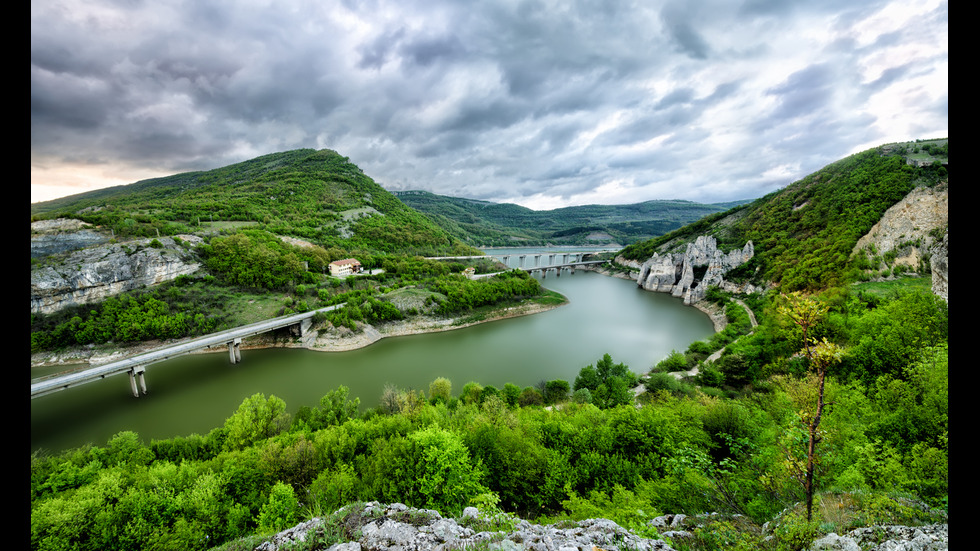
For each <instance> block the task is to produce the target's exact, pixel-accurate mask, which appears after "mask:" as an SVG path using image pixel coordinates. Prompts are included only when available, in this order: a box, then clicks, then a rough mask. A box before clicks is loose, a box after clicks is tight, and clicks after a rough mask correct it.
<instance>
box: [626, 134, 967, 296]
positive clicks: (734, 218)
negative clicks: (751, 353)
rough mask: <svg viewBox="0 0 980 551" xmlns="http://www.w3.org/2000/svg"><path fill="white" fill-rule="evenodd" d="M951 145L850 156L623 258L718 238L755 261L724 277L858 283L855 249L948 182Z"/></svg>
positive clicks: (804, 285)
mask: <svg viewBox="0 0 980 551" xmlns="http://www.w3.org/2000/svg"><path fill="white" fill-rule="evenodd" d="M948 141H949V140H948V139H940V140H926V141H921V140H920V141H916V142H908V143H898V144H888V145H883V146H880V147H876V148H874V149H869V150H867V151H864V152H861V153H857V154H855V155H851V156H850V157H847V158H844V159H842V160H840V161H837V162H835V163H832V164H830V165H827V166H825V167H824V168H822V169H820V170H818V171H817V172H814V173H813V174H810V175H808V176H806V177H805V178H803V179H801V180H799V181H797V182H794V183H792V184H790V185H789V186H787V187H785V188H783V189H780V190H778V191H775V192H773V193H771V194H769V195H767V196H765V197H762V198H760V199H758V200H756V201H754V202H752V203H750V204H748V205H743V206H739V207H735V208H733V209H730V210H728V211H726V212H722V213H717V214H713V215H710V216H706V217H705V218H703V219H701V220H698V221H697V222H695V223H693V224H690V225H688V226H685V227H683V228H680V229H678V230H676V231H673V232H671V233H669V234H666V235H663V236H661V237H658V238H655V239H651V240H648V241H645V242H642V243H636V244H634V245H631V246H628V247H626V248H625V249H623V251H622V255H623V256H624V257H625V258H627V259H630V260H637V261H640V262H642V261H644V260H646V259H647V258H649V257H650V256H652V255H653V253H654V252H659V253H661V254H662V253H664V252H667V251H676V250H683V247H684V246H685V245H686V243H688V242H690V241H693V240H694V239H695V238H696V237H697V236H699V235H713V236H714V237H715V238H716V239H717V240H718V245H719V247H721V248H722V249H725V250H727V249H730V248H734V247H742V246H743V245H745V243H746V242H748V241H752V242H753V244H754V246H755V257H753V258H752V260H751V261H750V262H749V263H747V264H745V265H743V266H741V267H740V268H739V269H738V270H737V272H734V273H729V274H728V275H726V279H732V280H738V279H742V280H751V281H752V282H753V283H757V284H761V283H773V284H776V285H779V286H780V288H782V289H784V290H804V289H809V290H817V289H825V288H827V287H832V286H835V285H839V284H842V283H844V282H846V281H854V280H855V279H859V278H860V277H861V273H862V270H864V269H865V268H867V267H868V266H867V265H866V264H867V262H866V260H867V259H864V258H856V257H852V256H851V252H852V250H853V249H854V247H855V245H856V244H857V242H858V239H859V238H860V237H861V236H863V235H865V234H867V233H868V231H869V230H871V228H872V226H874V224H875V223H877V222H878V221H879V220H880V219H881V217H882V215H883V214H884V212H885V211H886V210H887V209H888V208H889V207H891V206H892V205H894V204H895V203H896V202H898V201H900V200H901V199H903V198H904V197H906V195H908V194H909V192H911V191H912V190H913V189H914V188H916V187H936V186H945V185H947V184H946V182H947V181H948V165H949V145H948ZM939 237H941V236H939Z"/></svg>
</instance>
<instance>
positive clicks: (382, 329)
mask: <svg viewBox="0 0 980 551" xmlns="http://www.w3.org/2000/svg"><path fill="white" fill-rule="evenodd" d="M566 304H568V299H567V298H566V299H565V300H564V302H561V303H559V304H540V303H537V302H522V303H520V304H516V305H509V306H506V307H503V308H500V309H495V310H491V311H490V312H487V313H486V314H485V315H484V316H483V317H482V318H480V319H474V320H472V321H465V320H466V319H467V318H470V317H472V316H473V314H469V315H463V316H457V317H451V318H437V317H434V316H417V317H414V318H412V319H406V320H399V321H394V322H386V323H384V324H382V325H379V326H377V327H376V326H373V325H370V324H363V325H362V327H361V331H359V332H357V333H354V332H353V331H350V330H349V329H335V328H323V329H316V330H311V331H310V332H309V334H308V335H307V336H305V337H295V338H290V339H286V340H282V339H277V338H275V337H270V336H266V335H260V336H256V337H252V338H250V339H249V340H248V341H244V342H242V344H241V349H242V350H260V349H266V348H305V349H307V350H312V351H314V352H347V351H350V350H358V349H361V348H365V347H368V346H370V345H372V344H374V343H376V342H378V341H380V340H381V339H383V338H385V337H403V336H409V335H422V334H426V333H441V332H443V331H452V330H455V329H463V328H465V327H470V326H473V325H477V324H481V323H488V322H492V321H498V320H504V319H510V318H516V317H521V316H530V315H534V314H539V313H541V312H547V311H549V310H553V309H555V308H558V307H561V306H564V305H566ZM168 344H173V343H172V342H164V341H147V342H144V343H140V344H136V345H133V346H129V347H125V348H119V347H114V348H105V349H99V348H96V347H95V346H91V347H79V348H74V349H70V350H64V351H59V352H39V353H37V354H31V368H32V369H34V368H48V367H57V366H59V365H63V366H70V365H73V366H77V365H79V364H87V366H88V367H94V366H97V365H102V364H106V363H109V362H112V361H116V360H120V359H123V358H126V357H129V356H132V355H134V354H140V353H142V352H146V351H149V350H152V349H154V348H159V347H161V346H166V345H168ZM216 353H220V354H227V353H228V351H227V350H225V349H221V348H211V349H201V350H196V351H194V352H191V354H216Z"/></svg>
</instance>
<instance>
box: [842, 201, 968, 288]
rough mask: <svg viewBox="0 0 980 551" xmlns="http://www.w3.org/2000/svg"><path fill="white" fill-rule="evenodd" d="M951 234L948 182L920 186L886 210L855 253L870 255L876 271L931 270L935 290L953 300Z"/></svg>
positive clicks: (856, 246) (861, 239)
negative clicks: (948, 259) (950, 288)
mask: <svg viewBox="0 0 980 551" xmlns="http://www.w3.org/2000/svg"><path fill="white" fill-rule="evenodd" d="M948 236H949V185H948V183H943V184H941V185H938V186H936V187H932V188H927V187H920V188H916V189H914V190H912V191H911V192H910V193H909V194H908V195H906V196H905V197H904V198H903V199H902V200H901V201H899V202H897V203H895V204H894V205H892V206H891V207H890V208H889V209H888V210H886V211H885V214H883V215H882V217H881V220H879V221H878V223H877V224H875V225H874V226H872V228H871V231H869V232H868V233H867V234H865V235H863V236H862V237H861V238H860V239H859V240H858V242H857V244H856V245H855V246H854V250H853V251H852V253H851V254H853V255H857V254H865V255H867V257H868V259H869V260H871V261H872V270H873V271H875V272H883V273H889V274H894V273H896V272H902V271H907V272H918V273H923V272H925V271H931V272H932V292H933V293H934V294H936V295H938V296H941V297H943V298H944V299H946V300H949V299H948V295H949V270H948V264H947V256H948V249H949V248H948V241H949V237H948Z"/></svg>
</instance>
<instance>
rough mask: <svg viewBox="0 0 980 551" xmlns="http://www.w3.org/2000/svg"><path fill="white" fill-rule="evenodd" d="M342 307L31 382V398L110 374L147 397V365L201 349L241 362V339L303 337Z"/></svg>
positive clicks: (172, 346)
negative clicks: (278, 333) (275, 334)
mask: <svg viewBox="0 0 980 551" xmlns="http://www.w3.org/2000/svg"><path fill="white" fill-rule="evenodd" d="M342 306H343V304H337V305H334V306H328V307H326V308H320V309H317V310H313V311H310V312H304V313H302V314H293V315H290V316H281V317H278V318H274V319H271V320H266V321H260V322H257V323H252V324H249V325H243V326H241V327H237V328H235V329H229V330H227V331H221V332H220V333H214V334H211V335H207V336H205V337H200V338H196V339H191V340H188V341H184V342H181V343H178V344H173V345H168V346H164V347H161V348H157V349H155V350H151V351H149V352H145V353H143V354H136V355H134V356H130V357H129V358H125V359H123V360H119V361H115V362H111V363H108V364H105V365H100V366H96V367H90V368H87V369H83V370H80V371H75V372H72V373H67V374H64V375H56V376H54V377H51V378H47V379H42V380H39V381H37V382H32V383H31V399H34V398H37V397H39V396H45V395H48V394H52V393H54V392H58V391H59V390H64V389H66V388H71V387H75V386H79V385H83V384H85V383H90V382H92V381H98V380H101V379H105V378H106V377H109V376H111V375H119V374H122V373H128V374H129V381H130V386H131V387H132V390H133V396H136V397H137V398H139V396H140V391H142V393H143V394H146V392H147V391H146V367H147V366H148V365H150V364H154V363H158V362H162V361H164V360H169V359H170V358H174V357H177V356H180V355H183V354H189V353H191V352H194V351H197V350H202V349H206V348H216V347H225V346H227V347H228V359H229V360H231V363H233V364H237V363H239V362H241V361H242V352H241V347H240V346H241V343H242V339H244V338H247V337H253V336H255V335H259V334H261V333H268V332H270V331H274V330H276V329H281V328H283V327H289V328H290V330H291V331H293V333H294V334H295V335H297V336H300V337H301V336H303V335H304V334H305V333H306V331H307V330H308V329H309V328H310V325H311V324H312V323H313V322H312V318H313V316H314V315H315V314H316V313H317V312H329V311H330V310H334V309H337V308H340V307H342Z"/></svg>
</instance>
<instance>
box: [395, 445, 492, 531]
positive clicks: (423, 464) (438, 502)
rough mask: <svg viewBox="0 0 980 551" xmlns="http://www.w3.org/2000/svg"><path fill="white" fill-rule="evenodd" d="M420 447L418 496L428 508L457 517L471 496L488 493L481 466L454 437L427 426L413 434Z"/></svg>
mask: <svg viewBox="0 0 980 551" xmlns="http://www.w3.org/2000/svg"><path fill="white" fill-rule="evenodd" d="M412 441H413V442H414V443H415V444H416V445H417V446H418V447H419V461H420V462H419V465H418V468H419V471H418V484H419V493H420V494H421V495H422V496H424V499H425V504H426V506H427V507H430V508H433V509H436V510H439V511H444V512H446V513H448V514H450V515H457V516H458V515H460V514H462V512H463V508H464V507H466V506H467V505H468V504H469V502H470V500H471V499H473V498H474V497H476V496H478V495H480V494H485V493H487V492H488V491H489V490H488V489H487V488H486V487H485V486H484V485H483V484H482V482H481V479H482V478H483V472H482V466H481V464H480V463H479V462H478V463H476V464H474V463H473V462H472V461H471V460H470V455H469V450H468V449H467V448H466V446H464V445H463V441H462V439H461V438H460V437H459V436H457V435H456V434H454V433H452V432H449V431H447V430H444V429H440V428H438V427H435V426H430V427H428V428H426V429H423V430H421V431H418V432H415V433H413V434H412Z"/></svg>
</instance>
